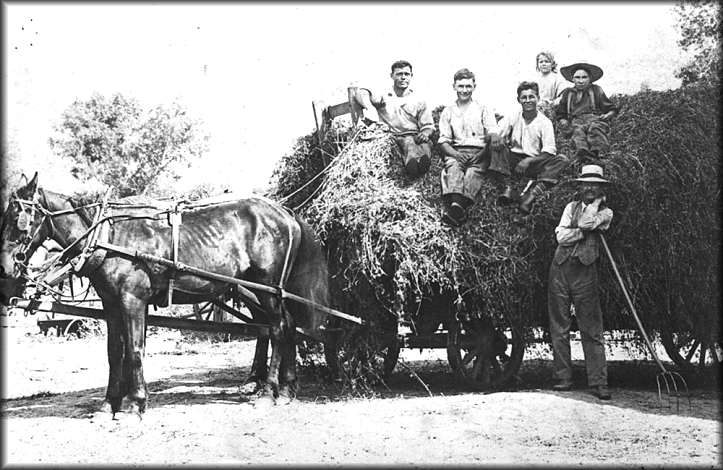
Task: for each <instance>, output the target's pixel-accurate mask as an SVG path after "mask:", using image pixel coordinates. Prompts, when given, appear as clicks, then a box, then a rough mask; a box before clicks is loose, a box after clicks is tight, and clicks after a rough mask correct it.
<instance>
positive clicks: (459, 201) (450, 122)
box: [438, 69, 501, 226]
mask: <svg viewBox="0 0 723 470" xmlns="http://www.w3.org/2000/svg"><path fill="white" fill-rule="evenodd" d="M452 88H453V89H454V91H455V93H456V94H457V100H456V101H455V102H454V103H452V104H451V105H449V106H447V107H446V108H444V110H443V111H442V114H441V115H440V116H439V141H438V142H439V144H440V149H441V150H442V155H443V158H444V169H443V170H442V200H443V201H444V203H445V209H444V215H443V216H442V217H443V218H442V220H443V221H444V222H445V223H447V224H449V225H452V226H459V225H461V224H463V223H464V222H465V221H466V220H467V210H468V209H469V207H470V206H472V204H474V202H475V198H476V197H477V193H478V192H479V190H480V188H481V187H482V175H483V174H484V172H485V171H486V170H487V167H489V165H490V155H489V152H488V151H486V150H487V144H488V143H489V142H492V144H493V145H499V143H500V142H501V140H500V136H499V133H498V127H497V120H496V119H495V115H494V114H493V113H492V112H490V110H489V109H488V108H487V106H485V105H483V104H481V103H478V102H477V101H475V100H474V99H473V98H472V93H473V92H474V89H475V88H476V84H475V76H474V73H472V72H471V71H469V70H468V69H461V70H458V71H457V72H456V73H455V74H454V81H453V83H452Z"/></svg>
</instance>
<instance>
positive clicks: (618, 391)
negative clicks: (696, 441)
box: [2, 359, 720, 419]
mask: <svg viewBox="0 0 723 470" xmlns="http://www.w3.org/2000/svg"><path fill="white" fill-rule="evenodd" d="M551 370H552V361H550V360H542V359H531V360H526V361H525V362H524V363H523V365H522V367H521V368H520V371H519V374H518V377H517V380H516V381H515V383H514V384H512V385H510V386H509V387H507V388H506V389H505V390H502V391H501V392H515V391H521V392H522V391H524V392H538V393H545V394H554V395H558V396H562V397H565V398H569V399H574V400H581V401H586V402H591V403H600V404H601V405H604V406H615V407H620V408H630V409H635V410H637V411H640V412H644V413H650V414H661V415H668V414H678V415H684V416H693V417H697V418H702V419H719V418H718V417H719V398H718V397H719V396H720V386H719V382H716V380H715V377H714V375H713V374H709V375H708V376H688V377H686V380H687V382H688V387H689V392H690V394H689V395H690V406H689V405H688V400H687V398H686V397H681V398H680V401H679V405H680V406H679V409H678V408H676V401H675V398H674V397H671V396H668V395H667V393H665V391H664V393H663V401H662V402H661V401H659V399H658V392H657V386H656V375H657V373H658V369H657V367H656V364H655V363H652V362H635V361H609V362H608V376H609V382H610V387H611V391H612V393H613V399H612V400H611V401H609V402H600V401H599V400H598V399H597V398H595V397H593V396H592V395H590V394H589V393H588V392H587V390H586V387H585V383H586V381H585V368H584V363H583V362H582V361H575V363H574V380H575V383H576V385H577V386H576V388H575V389H573V390H572V391H570V392H554V391H552V390H551V386H552V379H551ZM248 373H249V368H248V367H238V368H223V369H209V370H206V371H204V372H203V373H198V372H194V373H188V374H179V375H173V376H169V377H166V378H163V379H161V380H157V381H153V382H150V383H149V384H148V390H149V392H150V400H149V407H151V408H160V407H167V406H189V405H204V404H212V403H226V404H234V403H239V402H249V401H253V400H254V399H255V398H254V397H253V396H247V395H244V394H242V393H240V391H239V385H240V384H241V383H242V382H243V380H244V379H245V378H246V377H247V375H248ZM324 375H325V368H324V367H319V366H311V367H300V368H299V383H300V388H299V391H298V395H297V400H299V401H302V402H317V403H324V402H329V401H337V400H345V399H349V398H353V397H354V396H360V395H359V394H357V395H355V394H351V393H347V392H344V391H343V390H342V387H341V386H340V384H338V383H334V382H331V381H329V380H326V379H325V378H324V377H323V376H324ZM422 383H423V384H424V385H422ZM430 392H431V394H432V395H433V396H440V395H444V396H452V395H460V394H469V393H478V392H472V391H470V390H469V389H465V387H464V386H461V385H460V384H458V383H457V381H456V380H455V376H454V374H453V373H452V372H451V371H450V370H449V367H448V365H447V363H446V362H444V361H414V362H406V363H403V364H399V365H397V368H396V369H395V372H394V373H392V375H391V376H390V377H389V378H388V379H387V380H386V383H385V384H380V385H378V386H377V387H376V388H375V389H374V390H373V391H370V392H369V393H367V394H365V396H367V397H369V396H373V397H375V398H378V399H387V398H398V397H400V396H403V397H405V398H415V397H426V396H429V394H430ZM491 393H496V392H491ZM104 396H105V388H92V389H85V390H79V391H73V392H68V393H61V394H47V393H45V394H38V395H33V396H29V397H22V398H15V399H8V400H3V401H2V414H3V417H6V418H39V417H63V418H78V419H87V418H89V417H92V416H93V415H94V414H95V413H97V412H98V411H99V410H100V409H101V406H102V405H103V398H104ZM661 405H663V406H662V407H661ZM666 406H667V407H666Z"/></svg>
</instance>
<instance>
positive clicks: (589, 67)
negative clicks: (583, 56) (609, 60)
mask: <svg viewBox="0 0 723 470" xmlns="http://www.w3.org/2000/svg"><path fill="white" fill-rule="evenodd" d="M580 69H584V70H585V71H587V73H588V74H589V75H590V83H592V82H596V81H598V80H600V77H602V76H603V71H602V69H601V68H600V67H598V66H597V65H593V64H588V63H586V62H578V63H576V64H572V65H566V66H565V67H562V68H561V69H560V74H561V75H562V76H563V77H565V80H567V81H568V82H571V81H572V76H573V75H574V74H575V72H577V71H578V70H580Z"/></svg>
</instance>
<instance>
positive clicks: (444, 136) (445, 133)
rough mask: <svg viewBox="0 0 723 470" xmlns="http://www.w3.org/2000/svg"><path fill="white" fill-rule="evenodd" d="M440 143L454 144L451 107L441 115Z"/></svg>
mask: <svg viewBox="0 0 723 470" xmlns="http://www.w3.org/2000/svg"><path fill="white" fill-rule="evenodd" d="M437 142H438V143H440V144H443V143H448V144H451V143H452V113H451V111H450V110H449V106H447V107H445V108H444V110H443V111H442V114H440V115H439V140H437Z"/></svg>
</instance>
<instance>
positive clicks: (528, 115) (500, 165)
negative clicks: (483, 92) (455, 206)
mask: <svg viewBox="0 0 723 470" xmlns="http://www.w3.org/2000/svg"><path fill="white" fill-rule="evenodd" d="M539 97H540V93H539V89H538V86H537V83H535V82H522V83H520V84H519V86H518V87H517V101H518V102H519V103H520V106H521V108H522V109H521V110H520V111H519V112H518V113H516V114H515V115H513V116H511V117H510V118H503V119H502V121H501V122H500V134H501V136H502V141H501V142H500V143H499V144H498V145H494V144H493V145H492V157H491V163H490V167H489V169H490V170H491V171H496V172H498V173H500V174H501V175H503V179H504V182H505V186H506V187H505V189H504V192H503V194H502V195H501V196H500V197H499V199H498V201H499V202H500V203H501V204H504V203H508V202H512V201H515V200H517V199H520V205H519V208H520V210H521V211H522V212H524V213H526V214H529V213H530V211H531V210H532V205H533V203H534V201H535V199H536V198H538V197H539V196H540V195H542V193H543V192H544V190H545V189H546V188H547V187H550V186H553V185H555V184H557V181H558V179H557V177H558V175H559V174H560V172H561V171H562V170H564V169H565V167H567V165H568V160H567V158H566V157H565V156H564V155H557V147H556V145H555V131H554V130H553V127H552V121H550V119H548V118H547V116H545V115H544V114H542V113H541V112H539V111H538V108H537V103H538V100H539ZM512 173H516V174H518V175H520V176H524V177H527V178H530V179H532V180H534V183H533V184H532V186H530V187H529V189H528V190H527V191H526V192H525V194H524V195H522V196H518V195H517V193H516V191H514V190H513V187H512Z"/></svg>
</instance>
